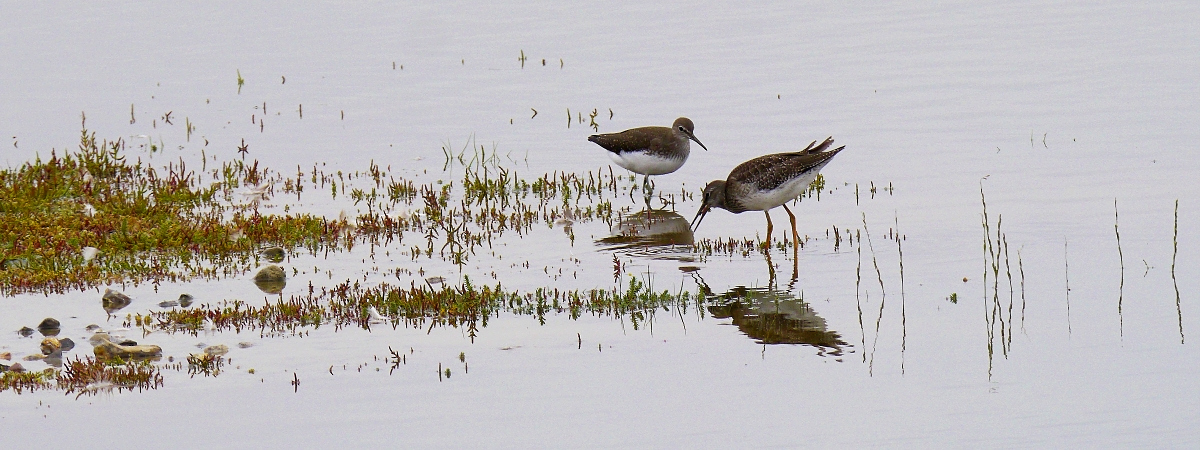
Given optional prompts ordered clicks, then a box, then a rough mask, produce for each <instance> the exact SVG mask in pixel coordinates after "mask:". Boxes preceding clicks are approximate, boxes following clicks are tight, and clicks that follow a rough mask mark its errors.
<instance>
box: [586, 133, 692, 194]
mask: <svg viewBox="0 0 1200 450" xmlns="http://www.w3.org/2000/svg"><path fill="white" fill-rule="evenodd" d="M693 130H695V125H693V124H692V121H691V119H688V118H687V117H680V118H678V119H675V123H673V124H671V127H670V128H667V127H639V128H631V129H628V130H625V131H622V132H620V133H607V134H593V135H591V136H588V140H589V141H591V142H595V143H596V144H597V145H599V146H601V147H604V149H605V150H608V152H609V153H608V157H609V158H612V160H613V162H615V163H617V165H618V166H621V167H624V168H625V169H626V170H629V171H631V172H635V173H640V174H642V175H645V176H646V178H645V180H643V181H644V183H645V184H646V185H649V180H650V175H662V174H665V173H671V172H674V171H676V170H678V169H679V168H680V167H682V166H683V163H684V162H686V161H687V158H688V154H690V153H691V151H692V148H691V143H690V142H688V141H696V143H697V144H700V147H703V148H704V149H705V150H708V147H705V146H704V144H703V143H701V142H700V140H699V139H696V135H694V134H692V131H693Z"/></svg>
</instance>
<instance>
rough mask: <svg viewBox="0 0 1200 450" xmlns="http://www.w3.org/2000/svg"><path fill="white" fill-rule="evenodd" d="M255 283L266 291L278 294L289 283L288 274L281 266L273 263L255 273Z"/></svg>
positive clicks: (261, 289)
mask: <svg viewBox="0 0 1200 450" xmlns="http://www.w3.org/2000/svg"><path fill="white" fill-rule="evenodd" d="M254 285H255V286H258V290H260V291H263V292H265V293H268V294H278V293H280V292H283V288H284V286H286V285H287V274H286V273H284V271H283V269H282V268H280V267H279V266H276V265H274V264H271V265H268V266H266V267H263V268H262V269H259V270H258V273H256V274H254Z"/></svg>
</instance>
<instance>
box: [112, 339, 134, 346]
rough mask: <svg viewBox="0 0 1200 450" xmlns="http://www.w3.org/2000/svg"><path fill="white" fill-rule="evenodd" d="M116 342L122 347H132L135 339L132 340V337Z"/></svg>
mask: <svg viewBox="0 0 1200 450" xmlns="http://www.w3.org/2000/svg"><path fill="white" fill-rule="evenodd" d="M116 344H117V345H120V346H122V347H132V346H134V345H137V341H135V340H132V339H126V340H123V341H121V342H117V343H116Z"/></svg>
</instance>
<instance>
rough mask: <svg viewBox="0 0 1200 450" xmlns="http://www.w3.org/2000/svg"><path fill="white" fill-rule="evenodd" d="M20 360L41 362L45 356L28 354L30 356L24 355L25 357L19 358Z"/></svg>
mask: <svg viewBox="0 0 1200 450" xmlns="http://www.w3.org/2000/svg"><path fill="white" fill-rule="evenodd" d="M21 359H22V360H24V361H41V360H43V359H46V355H39V354H36V353H34V354H30V355H25V357H24V358H21Z"/></svg>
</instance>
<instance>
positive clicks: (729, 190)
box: [692, 137, 846, 242]
mask: <svg viewBox="0 0 1200 450" xmlns="http://www.w3.org/2000/svg"><path fill="white" fill-rule="evenodd" d="M831 145H833V138H832V137H830V138H827V139H825V142H822V143H821V144H820V145H818V144H817V141H813V142H812V143H811V144H808V147H807V148H805V149H804V150H801V151H798V152H792V153H775V154H772V155H765V156H759V157H757V158H754V159H752V160H749V161H746V162H744V163H741V164H739V165H738V166H737V167H735V168H733V171H732V172H729V177H728V178H727V179H724V180H714V181H712V182H710V183H708V185H707V186H704V200H703V201H702V202H701V204H700V211H698V212H696V217H695V218H693V219H692V222H693V225H692V227H693V228H694V229H699V228H700V221H701V220H704V215H705V214H708V211H709V210H710V209H712V208H713V207H717V208H722V209H724V210H726V211H729V212H731V213H734V214H738V213H741V212H743V211H762V212H763V213H764V214H766V216H767V242H770V241H771V229H772V225H771V212H770V210H771V208H774V207H776V206H779V205H783V210H784V211H787V213H788V217H790V218H791V220H792V239H793V240H794V242H800V235H799V233H797V232H796V216H795V215H794V214H792V210H790V209H788V207H787V202H790V201H792V200H793V199H795V198H796V197H799V196H800V194H802V193H804V191H805V190H807V189H808V186H809V185H811V184H812V182H813V181H814V180H816V179H817V172H818V171H820V170H821V168H822V167H825V165H826V164H828V163H829V160H831V159H833V157H834V155H837V154H838V152H840V151H842V149H844V148H846V147H845V146H841V147H838V148H835V149H833V150H828V151H827V149H828V148H829V147H830V146H831Z"/></svg>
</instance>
